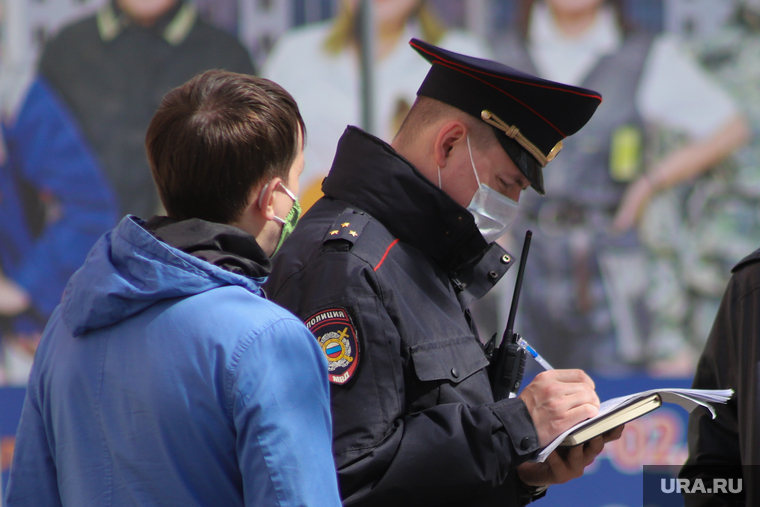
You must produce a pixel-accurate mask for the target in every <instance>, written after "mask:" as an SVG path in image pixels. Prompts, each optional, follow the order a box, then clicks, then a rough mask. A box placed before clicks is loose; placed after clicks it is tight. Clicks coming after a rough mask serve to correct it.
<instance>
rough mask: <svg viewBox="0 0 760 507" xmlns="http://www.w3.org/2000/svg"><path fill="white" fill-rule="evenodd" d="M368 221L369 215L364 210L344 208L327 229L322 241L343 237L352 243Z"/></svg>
mask: <svg viewBox="0 0 760 507" xmlns="http://www.w3.org/2000/svg"><path fill="white" fill-rule="evenodd" d="M368 222H369V217H368V216H367V215H366V214H365V213H364V212H362V211H356V210H354V209H351V208H346V210H345V211H344V212H343V213H341V214H340V216H338V218H337V219H336V220H335V222H333V224H332V225H331V226H330V228H329V229H328V230H327V233H326V234H325V239H324V242H325V243H327V242H328V241H332V240H335V239H344V240H346V241H349V242H350V243H351V244H352V245H353V244H354V243H355V242H356V240H357V239H358V238H359V235H360V234H361V233H362V231H363V230H364V228H365V227H366V226H367V223H368Z"/></svg>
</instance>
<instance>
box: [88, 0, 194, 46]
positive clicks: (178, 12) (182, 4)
mask: <svg viewBox="0 0 760 507" xmlns="http://www.w3.org/2000/svg"><path fill="white" fill-rule="evenodd" d="M197 17H198V10H197V9H196V8H195V6H193V5H192V4H191V3H190V2H186V1H183V0H180V1H178V2H177V5H175V6H174V7H172V8H171V9H169V11H168V12H167V13H166V14H164V15H163V16H161V17H160V18H159V19H158V21H156V23H155V24H154V25H153V26H152V27H150V30H152V31H154V32H156V33H157V34H158V35H159V36H160V37H162V38H163V39H164V40H165V41H166V42H168V43H169V44H171V45H172V46H179V45H180V44H182V42H184V40H185V39H186V38H187V36H188V35H189V34H190V30H192V28H193V26H194V25H195V21H196V19H197ZM95 19H96V20H97V25H98V32H99V33H100V38H101V39H102V40H103V42H111V41H112V40H114V39H116V37H118V36H119V34H120V33H121V32H123V31H124V30H125V29H126V28H127V27H128V26H129V25H130V24H132V20H131V19H130V17H129V16H128V15H127V14H126V13H125V12H123V11H122V10H121V9H119V7H118V5H117V4H116V0H111V1H110V2H106V3H105V4H104V5H103V7H101V8H100V9H99V10H98V13H97V15H96V17H95Z"/></svg>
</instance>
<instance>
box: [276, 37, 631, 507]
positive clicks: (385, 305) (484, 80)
mask: <svg viewBox="0 0 760 507" xmlns="http://www.w3.org/2000/svg"><path fill="white" fill-rule="evenodd" d="M410 44H411V45H412V47H413V48H414V49H415V50H416V51H417V52H418V53H419V54H420V55H422V57H423V58H424V60H425V61H428V62H430V64H432V65H430V66H429V72H428V74H427V76H426V77H425V79H424V80H423V82H422V84H421V86H420V87H419V90H418V98H417V100H416V101H415V102H414V104H413V105H412V108H411V110H410V112H409V114H408V115H407V117H406V120H405V121H404V124H403V125H402V127H401V129H400V130H399V133H398V135H397V136H396V137H395V138H394V140H393V141H392V143H391V144H390V145H389V144H387V143H385V142H384V141H382V140H380V139H378V138H376V137H374V136H372V135H370V134H367V133H366V132H364V131H362V130H360V129H358V128H356V127H353V126H349V127H348V128H347V129H346V130H345V133H344V134H343V136H342V137H341V139H340V141H339V144H338V148H337V152H336V156H335V161H334V163H333V165H332V168H331V170H330V173H329V175H328V176H327V178H325V181H324V184H323V186H322V188H323V190H324V192H325V195H324V197H322V198H321V199H320V200H319V201H317V203H316V204H315V205H314V206H313V207H312V208H311V210H309V212H308V213H306V215H305V216H304V218H303V221H302V223H301V224H300V225H299V226H298V227H297V228H296V230H295V232H294V234H293V236H292V237H291V238H290V239H288V241H286V242H285V244H284V246H283V250H282V253H281V254H279V255H277V256H276V257H275V258H274V268H273V270H272V276H271V277H270V279H269V281H268V282H267V285H266V286H265V288H266V291H267V293H268V294H270V295H271V297H272V299H273V301H275V302H277V303H279V304H282V305H283V306H284V307H285V308H288V309H290V310H291V311H293V312H294V313H295V314H296V315H298V316H299V317H300V318H301V319H303V321H304V322H305V323H306V325H307V327H308V328H309V329H310V330H311V331H312V332H313V333H314V336H315V341H318V343H319V344H320V346H321V348H322V350H323V353H324V354H325V357H326V358H327V360H328V368H329V378H330V382H331V383H332V385H331V403H332V414H333V420H334V430H333V433H334V443H333V453H334V456H335V462H336V465H337V468H338V478H339V481H340V487H341V495H342V498H343V501H344V505H345V506H370V505H373V506H374V505H393V506H405V505H408V506H414V507H423V506H432V505H446V506H450V507H451V506H469V505H472V506H480V507H483V506H495V505H501V506H518V505H524V504H526V503H528V502H529V501H531V500H533V499H535V498H538V497H540V496H543V495H544V493H545V490H546V489H547V487H548V486H549V485H551V484H556V483H561V482H566V481H568V480H571V479H573V478H575V477H578V476H580V475H582V473H583V470H584V468H585V467H586V466H587V465H589V464H590V463H591V462H592V461H593V460H594V458H595V457H596V456H597V455H598V453H599V452H601V451H602V448H603V446H604V443H605V441H608V440H610V439H614V438H617V437H619V436H620V434H621V431H622V428H618V429H616V430H614V431H612V432H611V434H609V435H607V436H606V437H602V436H599V437H597V438H596V439H594V440H593V441H591V442H589V443H588V445H581V446H576V447H574V448H572V449H570V450H569V452H568V453H564V452H554V453H551V454H550V455H549V456H548V457H547V459H546V461H544V462H541V463H530V462H529V461H530V460H531V459H533V458H535V457H536V455H537V453H538V451H539V449H541V448H543V447H545V446H546V445H547V444H548V443H549V442H551V441H552V440H553V439H554V438H556V437H557V436H558V435H559V434H561V433H562V432H563V431H565V430H567V429H568V428H570V427H571V426H572V425H574V424H575V423H576V422H579V421H582V420H585V419H586V418H588V417H590V416H593V415H594V414H596V413H597V410H598V407H599V399H598V397H597V395H596V392H595V391H594V382H593V381H592V380H591V379H590V378H589V377H588V376H587V375H586V374H585V373H584V372H583V371H581V370H553V371H547V372H544V373H541V374H539V375H537V376H536V378H535V379H534V380H533V381H532V382H530V383H528V384H527V385H526V387H525V388H524V389H523V390H522V392H521V393H520V394H519V395H517V396H516V397H510V398H505V399H501V398H502V397H501V396H498V398H497V397H496V395H495V394H494V391H493V390H492V388H491V384H490V382H489V368H490V370H491V371H493V369H494V368H496V365H495V364H493V363H490V361H491V357H490V352H489V348H488V347H484V345H483V344H482V343H481V342H480V341H479V339H478V331H477V329H476V328H475V327H474V326H473V323H472V319H471V318H470V314H469V310H468V307H469V306H470V304H471V303H472V302H473V301H474V300H476V299H478V298H480V297H482V296H483V295H484V294H486V293H487V292H488V291H489V290H490V289H491V288H492V287H493V286H494V285H495V284H496V283H497V282H498V281H499V279H500V278H501V277H502V276H503V275H504V273H505V272H506V271H507V270H508V269H509V267H510V266H511V265H512V263H513V262H512V259H511V256H510V255H509V254H508V253H506V252H505V251H504V250H503V249H502V248H501V247H500V246H499V245H497V244H495V243H494V241H495V240H496V239H497V238H498V237H500V236H501V235H502V234H503V233H504V232H505V230H506V229H507V228H508V227H509V225H510V223H511V220H512V218H514V216H515V211H516V207H517V201H518V199H520V196H521V195H522V192H523V190H526V189H527V188H528V187H529V186H532V187H533V188H534V189H535V190H536V191H537V192H539V193H543V192H544V180H543V177H542V170H543V167H544V166H546V165H547V163H549V164H551V162H550V161H551V160H552V159H553V158H554V156H555V155H556V153H557V152H558V151H559V150H560V149H561V146H562V139H563V138H564V137H565V135H571V134H574V133H575V132H576V131H578V130H579V129H580V128H581V127H582V126H583V125H584V124H585V123H586V122H587V121H588V119H589V118H590V117H591V115H592V114H593V112H594V110H595V109H596V107H597V106H598V104H599V102H600V101H601V97H600V96H599V95H598V94H597V93H596V92H593V91H591V90H586V89H581V88H577V87H569V86H565V85H563V84H560V83H555V82H551V81H545V80H542V79H538V78H534V77H533V76H528V75H525V74H522V73H516V72H514V70H513V69H510V68H508V67H506V66H504V65H500V64H498V63H495V62H492V61H490V60H483V59H478V58H471V57H468V56H465V55H461V54H458V53H453V52H450V51H446V50H444V49H441V48H439V47H437V46H433V45H431V44H427V43H425V42H423V41H420V40H417V39H412V41H411V42H410ZM410 52H411V51H410ZM578 184H579V185H580V184H582V182H579V183H578ZM489 365H490V366H489Z"/></svg>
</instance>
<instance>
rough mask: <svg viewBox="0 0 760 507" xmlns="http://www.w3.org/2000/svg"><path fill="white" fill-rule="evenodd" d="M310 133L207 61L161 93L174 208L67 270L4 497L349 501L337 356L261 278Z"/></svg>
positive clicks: (274, 88) (160, 132)
mask: <svg viewBox="0 0 760 507" xmlns="http://www.w3.org/2000/svg"><path fill="white" fill-rule="evenodd" d="M305 135H306V133H305V130H304V125H303V120H302V119H301V116H300V114H299V112H298V106H297V105H296V103H295V101H294V100H293V98H292V97H291V96H290V95H289V94H288V93H287V92H286V91H285V90H283V89H282V88H281V87H280V86H278V85H277V84H275V83H272V82H270V81H268V80H265V79H261V78H256V77H253V76H249V75H243V74H235V73H230V72H224V71H219V70H214V71H208V72H205V73H203V74H200V75H199V76H197V77H196V78H193V79H192V80H190V81H189V82H187V83H186V84H184V85H182V86H180V87H178V88H176V89H174V90H172V91H171V92H170V93H168V94H167V95H166V97H165V98H164V100H163V101H162V103H161V106H160V107H159V109H158V111H157V112H156V114H155V115H154V117H153V119H152V121H151V123H150V125H149V127H148V131H147V136H146V150H147V152H148V158H149V160H150V165H151V170H152V173H153V176H154V178H155V180H156V184H157V186H158V189H159V192H160V194H161V199H162V202H163V204H164V206H165V207H166V210H167V212H168V216H156V217H153V218H152V219H150V220H149V221H147V222H146V221H144V220H142V219H140V218H138V217H134V216H127V217H125V218H124V219H122V221H121V222H120V223H119V225H118V226H116V228H114V229H113V230H111V231H110V232H109V233H108V234H105V235H103V237H102V238H101V239H100V240H99V241H98V243H97V244H96V245H95V246H94V247H93V249H92V252H91V253H90V255H89V256H88V258H87V260H86V262H85V263H84V265H83V266H82V267H81V269H79V270H78V271H77V273H76V274H75V275H74V276H73V277H72V278H71V281H70V282H69V285H68V287H67V290H66V294H65V295H64V298H63V301H62V302H61V304H60V305H59V306H58V307H57V308H56V310H55V312H54V313H53V316H52V318H51V319H50V321H49V322H48V325H47V327H46V328H45V332H44V334H43V336H42V339H41V341H40V346H39V348H38V350H37V356H36V358H35V361H34V365H33V367H32V373H31V375H30V378H29V385H28V388H27V392H26V399H25V401H24V408H23V412H22V415H21V422H20V424H19V427H18V431H17V434H16V448H15V452H14V459H13V463H12V466H11V470H10V479H9V483H8V490H7V494H6V504H5V505H7V506H8V507H13V506H21V505H92V506H98V505H110V506H121V505H134V504H139V505H198V506H212V505H226V506H243V505H245V506H268V505H272V506H275V505H276V506H281V505H292V506H298V505H314V506H333V507H338V506H339V505H340V501H339V498H338V489H337V482H336V478H335V469H334V464H333V459H332V454H331V445H330V444H331V435H332V433H331V422H330V421H331V418H330V410H329V392H328V383H327V374H326V367H327V365H326V361H325V359H324V356H323V355H322V352H321V350H320V348H319V346H318V345H317V344H316V342H315V341H314V338H313V336H312V335H311V333H309V331H308V329H307V328H306V327H305V326H304V325H303V324H302V323H301V322H300V321H299V320H298V319H296V318H295V317H293V315H291V314H290V313H288V312H287V311H285V310H283V309H282V308H280V307H278V306H277V305H275V304H274V303H272V302H270V301H267V300H266V299H265V297H264V293H263V291H262V289H261V285H262V283H263V282H264V281H265V280H266V277H267V275H268V273H269V268H270V262H269V257H270V256H271V255H273V254H274V252H275V251H276V250H277V249H278V248H279V246H280V244H281V243H282V241H283V240H284V239H285V237H287V235H288V234H289V232H290V231H291V230H292V228H293V226H294V225H295V223H296V221H297V220H298V217H299V207H298V202H297V200H296V197H295V195H296V194H297V193H298V177H299V175H300V173H301V171H302V170H303V143H304V140H305ZM251 147H255V149H251Z"/></svg>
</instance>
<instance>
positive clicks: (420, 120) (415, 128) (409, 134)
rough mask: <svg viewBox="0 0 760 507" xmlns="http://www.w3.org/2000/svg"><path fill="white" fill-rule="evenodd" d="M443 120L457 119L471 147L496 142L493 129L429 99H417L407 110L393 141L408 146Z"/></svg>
mask: <svg viewBox="0 0 760 507" xmlns="http://www.w3.org/2000/svg"><path fill="white" fill-rule="evenodd" d="M444 118H445V119H447V120H454V119H457V120H460V121H461V122H462V123H464V124H465V125H467V128H468V129H469V131H470V142H471V143H472V146H473V147H477V148H484V147H485V146H486V145H487V144H488V143H489V142H491V141H496V138H495V136H494V133H493V129H492V128H491V127H490V125H488V124H487V123H485V122H483V121H481V120H479V119H476V118H473V117H472V116H470V115H469V114H467V113H465V112H464V111H461V110H459V109H457V108H455V107H453V106H450V105H448V104H444V103H443V102H441V101H439V100H435V99H431V98H429V97H417V100H415V101H414V104H413V105H412V108H411V109H410V110H409V114H407V115H406V118H404V122H403V123H402V124H401V128H399V129H398V133H397V134H396V139H395V140H394V141H395V142H398V144H400V145H401V146H409V145H410V144H412V143H413V142H414V140H415V139H416V137H417V135H418V134H419V133H420V132H422V131H423V130H424V129H425V128H426V127H428V126H430V125H432V124H434V123H436V122H437V121H439V120H441V119H444Z"/></svg>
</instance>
